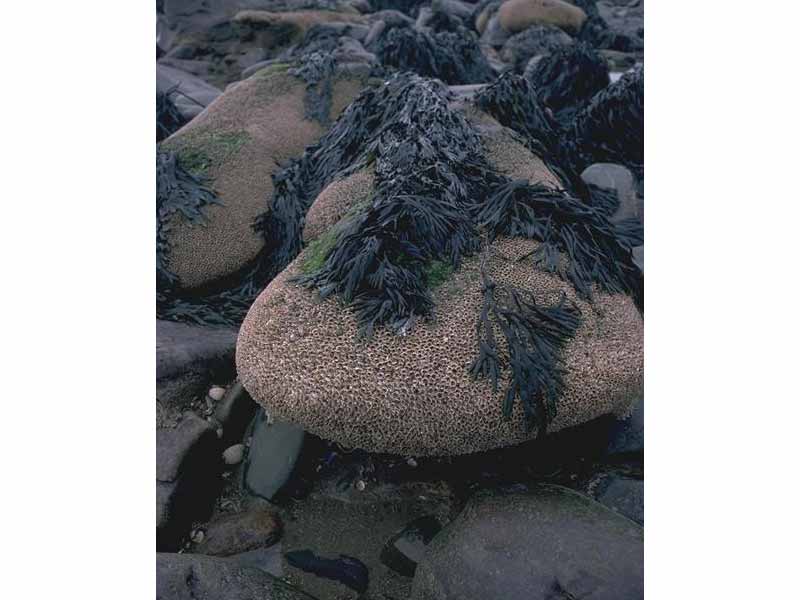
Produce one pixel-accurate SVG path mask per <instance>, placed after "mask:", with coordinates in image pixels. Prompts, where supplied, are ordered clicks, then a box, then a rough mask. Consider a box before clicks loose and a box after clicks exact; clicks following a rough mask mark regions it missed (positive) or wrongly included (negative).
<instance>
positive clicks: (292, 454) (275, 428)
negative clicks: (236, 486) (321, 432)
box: [245, 409, 305, 500]
mask: <svg viewBox="0 0 800 600" xmlns="http://www.w3.org/2000/svg"><path fill="white" fill-rule="evenodd" d="M304 436H305V433H304V432H303V430H302V429H301V428H300V427H297V426H296V425H291V424H289V423H272V424H270V423H268V422H267V416H266V413H265V412H264V411H263V409H262V410H260V411H259V412H258V414H257V415H256V417H255V424H254V427H253V436H252V440H251V442H250V450H249V452H248V454H247V462H246V466H245V485H246V486H247V488H248V489H249V490H250V491H251V492H253V493H254V494H256V495H257V496H260V497H262V498H265V499H267V500H269V499H271V498H272V497H273V496H274V495H275V494H276V493H277V492H278V490H280V489H281V487H282V486H283V484H284V483H286V481H287V480H288V479H289V476H290V475H291V474H292V469H293V468H294V463H295V461H296V460H297V457H298V455H299V454H300V449H301V448H302V447H303V438H304Z"/></svg>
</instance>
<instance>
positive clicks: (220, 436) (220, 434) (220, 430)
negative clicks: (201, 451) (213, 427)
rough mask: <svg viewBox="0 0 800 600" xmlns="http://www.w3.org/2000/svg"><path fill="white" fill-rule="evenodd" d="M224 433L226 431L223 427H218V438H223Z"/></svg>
mask: <svg viewBox="0 0 800 600" xmlns="http://www.w3.org/2000/svg"><path fill="white" fill-rule="evenodd" d="M223 433H224V432H223V431H222V427H220V428H219V429H217V438H218V439H220V440H221V439H222V435H223Z"/></svg>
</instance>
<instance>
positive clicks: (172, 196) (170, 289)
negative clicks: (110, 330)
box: [156, 150, 260, 325]
mask: <svg viewBox="0 0 800 600" xmlns="http://www.w3.org/2000/svg"><path fill="white" fill-rule="evenodd" d="M219 203H220V201H219V199H218V198H217V196H216V194H214V192H213V191H212V190H211V189H209V188H208V187H206V185H205V184H204V182H203V181H201V179H199V178H198V177H196V176H195V175H192V174H191V173H189V172H188V171H187V170H185V169H184V168H183V167H182V166H181V164H180V161H178V157H177V155H176V154H175V153H174V152H162V151H161V150H158V151H157V152H156V222H157V228H156V316H157V317H158V318H160V319H167V320H173V321H184V322H187V321H188V322H194V323H199V324H208V325H235V324H237V323H238V321H239V320H241V318H242V317H244V315H245V313H246V312H247V309H248V308H249V307H250V302H251V301H252V299H253V298H255V296H256V295H257V294H258V292H259V291H260V287H258V286H256V285H255V281H254V278H255V276H256V274H257V272H258V267H256V268H255V269H254V270H253V271H252V272H251V273H249V274H248V275H247V276H246V277H245V280H244V281H243V282H242V283H241V284H240V285H239V286H238V287H237V288H235V289H232V290H227V291H222V292H218V293H215V294H211V295H208V296H206V297H203V298H191V297H182V296H181V294H180V293H179V292H178V291H177V290H176V289H175V284H176V277H175V275H174V274H173V273H171V272H170V271H169V269H167V266H166V264H167V260H166V256H167V253H168V252H169V243H168V241H167V231H168V228H169V223H170V222H171V219H170V216H171V215H172V214H174V213H180V214H181V215H182V216H183V217H184V218H185V219H187V220H188V221H190V222H192V223H203V222H204V220H205V217H204V214H203V209H204V208H205V207H206V206H208V205H210V204H219Z"/></svg>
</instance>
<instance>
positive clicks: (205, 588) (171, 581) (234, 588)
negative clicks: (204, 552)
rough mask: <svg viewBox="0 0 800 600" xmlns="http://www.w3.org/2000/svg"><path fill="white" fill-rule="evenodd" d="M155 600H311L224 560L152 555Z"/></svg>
mask: <svg viewBox="0 0 800 600" xmlns="http://www.w3.org/2000/svg"><path fill="white" fill-rule="evenodd" d="M156 599H157V600H314V599H313V597H312V596H309V595H308V594H306V593H304V592H302V591H300V590H298V589H296V588H294V587H292V586H290V585H288V584H286V583H284V582H282V581H281V580H279V579H277V578H275V577H273V576H271V575H269V574H268V573H265V572H264V571H262V570H260V569H257V568H255V567H248V566H244V565H242V564H240V563H238V562H236V561H233V560H229V559H225V558H213V557H208V556H197V555H190V554H164V553H158V554H156Z"/></svg>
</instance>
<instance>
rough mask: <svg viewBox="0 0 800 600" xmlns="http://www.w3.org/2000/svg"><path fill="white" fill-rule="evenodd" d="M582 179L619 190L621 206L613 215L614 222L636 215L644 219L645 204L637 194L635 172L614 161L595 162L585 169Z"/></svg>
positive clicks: (618, 196) (602, 186)
mask: <svg viewBox="0 0 800 600" xmlns="http://www.w3.org/2000/svg"><path fill="white" fill-rule="evenodd" d="M581 179H583V180H584V181H585V182H586V183H591V184H593V185H596V186H598V187H601V188H603V189H612V190H615V191H616V192H617V199H618V200H619V208H618V209H617V210H616V212H615V213H614V214H613V215H611V221H612V222H615V223H616V222H619V221H622V220H624V219H630V218H634V217H635V218H637V219H639V221H641V220H642V219H643V217H644V204H643V202H642V200H641V198H639V197H637V195H636V190H635V187H634V185H635V180H634V177H633V173H631V172H630V171H629V170H628V169H627V168H625V167H623V166H622V165H617V164H613V163H595V164H593V165H590V166H588V167H586V169H584V171H583V173H581Z"/></svg>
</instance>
